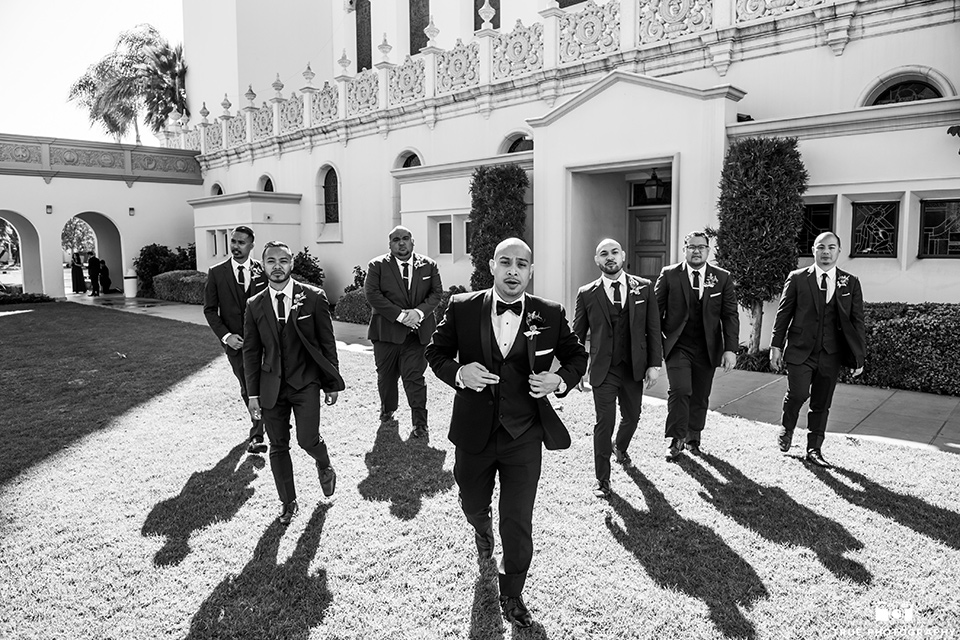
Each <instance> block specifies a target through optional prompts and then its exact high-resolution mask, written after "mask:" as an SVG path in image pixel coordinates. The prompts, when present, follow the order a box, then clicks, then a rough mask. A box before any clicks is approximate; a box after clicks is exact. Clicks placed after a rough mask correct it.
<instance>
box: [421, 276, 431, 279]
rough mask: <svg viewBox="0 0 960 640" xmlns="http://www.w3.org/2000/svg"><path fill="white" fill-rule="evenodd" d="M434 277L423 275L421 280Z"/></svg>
mask: <svg viewBox="0 0 960 640" xmlns="http://www.w3.org/2000/svg"><path fill="white" fill-rule="evenodd" d="M432 277H433V276H423V277H422V278H420V279H421V280H429V279H430V278H432Z"/></svg>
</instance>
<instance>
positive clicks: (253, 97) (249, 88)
mask: <svg viewBox="0 0 960 640" xmlns="http://www.w3.org/2000/svg"><path fill="white" fill-rule="evenodd" d="M243 97H244V98H246V99H247V101H248V102H249V103H250V106H251V107H252V106H254V105H253V101H254V100H256V99H257V94H256V93H254V92H253V85H252V84H251V85H249V86H247V92H246V93H245V94H243Z"/></svg>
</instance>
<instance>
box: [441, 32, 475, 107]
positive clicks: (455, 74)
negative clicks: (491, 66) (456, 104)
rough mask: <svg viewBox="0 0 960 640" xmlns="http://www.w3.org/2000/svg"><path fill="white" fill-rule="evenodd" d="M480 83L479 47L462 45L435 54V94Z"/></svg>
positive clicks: (473, 44)
mask: <svg viewBox="0 0 960 640" xmlns="http://www.w3.org/2000/svg"><path fill="white" fill-rule="evenodd" d="M479 83H480V45H478V44H477V43H476V42H471V43H470V44H467V45H465V44H463V41H461V40H460V39H459V38H457V46H455V47H454V48H453V49H451V50H450V51H441V52H440V53H438V54H437V93H438V94H439V93H450V92H452V91H458V90H460V89H465V88H466V87H474V86H476V85H477V84H479Z"/></svg>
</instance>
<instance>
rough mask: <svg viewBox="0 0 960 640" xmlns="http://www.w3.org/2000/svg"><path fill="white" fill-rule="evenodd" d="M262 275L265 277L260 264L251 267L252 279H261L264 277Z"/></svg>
mask: <svg viewBox="0 0 960 640" xmlns="http://www.w3.org/2000/svg"><path fill="white" fill-rule="evenodd" d="M262 275H263V267H261V266H260V265H259V264H257V263H256V262H255V263H253V264H252V265H250V277H251V278H254V279H256V278H259V277H260V276H262Z"/></svg>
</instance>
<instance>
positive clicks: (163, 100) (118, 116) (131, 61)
mask: <svg viewBox="0 0 960 640" xmlns="http://www.w3.org/2000/svg"><path fill="white" fill-rule="evenodd" d="M186 73H187V66H186V63H185V61H184V59H183V47H182V46H181V45H177V46H176V47H171V46H170V43H169V42H167V40H166V39H165V38H164V37H163V36H161V35H160V32H159V31H157V30H156V29H155V28H154V27H152V26H151V25H149V24H141V25H137V26H136V27H135V28H133V29H131V30H129V31H124V32H122V33H121V34H120V35H119V36H118V37H117V43H116V45H115V46H114V49H113V51H111V52H110V53H108V54H107V55H105V56H104V57H103V58H101V59H100V60H99V61H98V62H96V63H94V64H92V65H90V66H89V67H87V70H86V72H85V73H84V74H83V75H82V76H80V78H79V79H77V81H76V82H74V83H73V85H72V86H71V87H70V92H69V94H68V99H69V100H73V101H75V102H76V103H77V104H78V105H79V106H81V107H83V108H85V109H87V111H88V115H89V117H90V122H91V123H92V124H99V125H100V126H101V127H103V129H104V130H105V131H106V132H107V133H108V134H110V135H112V136H114V138H116V140H117V142H119V141H120V139H121V138H123V136H125V135H126V134H127V132H128V131H129V129H130V127H131V126H132V127H133V129H134V132H135V135H136V141H137V144H140V127H139V123H138V122H139V118H140V114H141V112H142V111H145V112H146V122H147V124H148V125H149V126H150V128H151V130H153V131H154V133H159V132H160V131H162V130H163V127H164V126H165V125H166V120H167V117H168V116H169V115H170V114H171V113H172V112H173V111H176V112H178V113H182V114H184V115H190V112H189V110H188V109H187V97H186V88H185V84H184V79H185V77H186Z"/></svg>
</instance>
